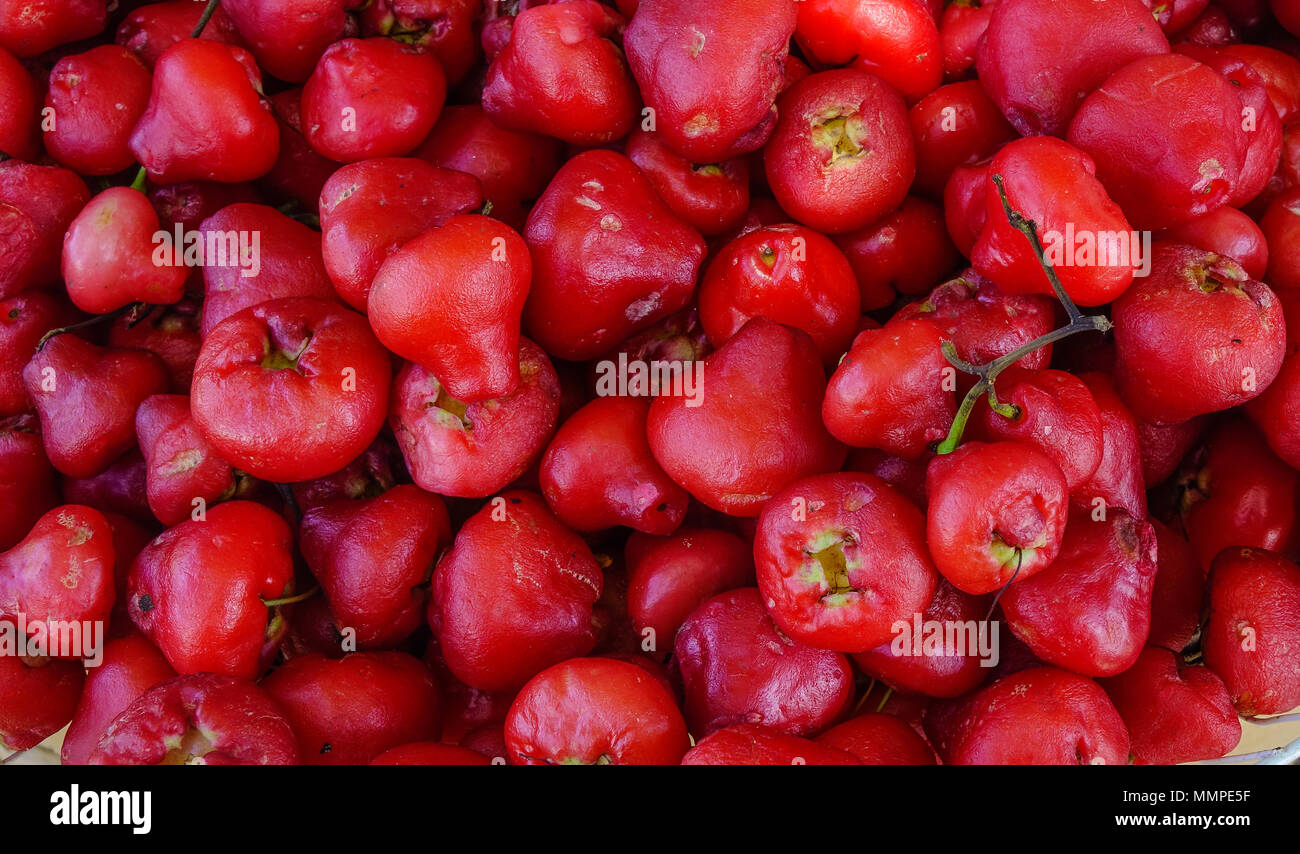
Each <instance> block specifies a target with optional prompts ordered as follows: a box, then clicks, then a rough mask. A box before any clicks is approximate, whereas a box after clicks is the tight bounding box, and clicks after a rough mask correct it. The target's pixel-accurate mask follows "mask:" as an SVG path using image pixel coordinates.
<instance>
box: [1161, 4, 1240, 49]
mask: <svg viewBox="0 0 1300 854" xmlns="http://www.w3.org/2000/svg"><path fill="white" fill-rule="evenodd" d="M1240 38H1241V36H1240V34H1239V33H1238V32H1237V30H1236V28H1235V27H1234V26H1233V25H1232V22H1231V21H1230V20H1229V19H1228V16H1227V15H1226V14H1225V13H1224V11H1223V9H1221V8H1219V6H1217V5H1214V6H1207V7H1206V9H1205V11H1204V12H1202V13H1201V14H1200V15H1199V16H1197V18H1196V20H1194V21H1193V22H1192V23H1191V24H1189V25H1188V26H1187V27H1186V28H1185V29H1184V30H1183V31H1182V32H1180V33H1178V34H1177V41H1176V44H1179V45H1187V44H1195V45H1204V46H1207V47H1223V46H1225V45H1231V44H1232V43H1234V42H1236V41H1237V40H1238V39H1240Z"/></svg>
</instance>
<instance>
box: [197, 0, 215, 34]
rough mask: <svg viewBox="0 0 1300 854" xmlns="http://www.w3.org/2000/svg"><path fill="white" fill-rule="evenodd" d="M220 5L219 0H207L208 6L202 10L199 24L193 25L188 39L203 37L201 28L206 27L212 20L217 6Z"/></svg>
mask: <svg viewBox="0 0 1300 854" xmlns="http://www.w3.org/2000/svg"><path fill="white" fill-rule="evenodd" d="M220 4H221V0H208V5H207V6H206V7H205V8H204V9H203V14H202V16H200V17H199V22H198V24H196V25H195V27H194V31H193V32H192V33H190V38H192V39H196V38H198V37H199V36H201V35H203V28H204V27H206V26H207V25H208V21H210V20H212V15H213V14H214V13H215V12H216V11H217V6H219V5H220Z"/></svg>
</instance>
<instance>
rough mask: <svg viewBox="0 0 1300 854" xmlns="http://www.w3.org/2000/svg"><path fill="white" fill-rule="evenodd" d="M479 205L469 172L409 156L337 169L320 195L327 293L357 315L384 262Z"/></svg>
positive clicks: (480, 198) (479, 194)
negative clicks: (331, 289) (336, 296)
mask: <svg viewBox="0 0 1300 854" xmlns="http://www.w3.org/2000/svg"><path fill="white" fill-rule="evenodd" d="M482 206H483V193H482V191H481V190H480V188H479V182H478V180H477V179H476V178H474V177H473V176H472V175H465V174H463V173H461V172H455V171H452V170H451V169H440V168H438V167H437V166H433V165H430V164H429V163H426V162H425V161H423V160H418V159H416V158H414V157H379V158H376V159H374V160H362V161H360V162H358V163H350V164H348V165H347V166H344V167H342V168H340V169H339V170H338V171H336V172H335V173H334V174H333V175H331V176H330V178H329V180H328V181H326V182H325V186H324V187H323V188H322V189H321V195H320V221H321V244H322V255H323V258H324V261H325V269H326V271H327V272H328V273H329V277H330V280H331V281H332V282H333V283H334V289H335V290H336V291H338V294H339V296H340V297H342V298H343V301H344V302H346V303H347V304H348V305H350V306H351V307H352V308H354V309H356V310H357V311H361V312H364V311H365V310H366V299H367V297H368V296H369V294H370V285H371V282H372V280H373V279H374V277H375V273H376V272H378V270H379V268H380V267H381V266H382V265H383V263H384V260H385V259H386V258H388V257H390V256H391V255H392V254H393V253H394V252H396V251H397V250H398V248H399V247H401V246H402V245H403V244H404V243H406V242H408V241H410V240H412V239H413V238H415V237H417V236H419V235H420V234H422V233H423V232H425V231H428V230H429V229H432V228H437V227H438V226H441V225H444V224H445V223H446V222H447V221H448V220H450V219H451V218H452V217H455V216H458V215H460V214H467V213H469V212H471V211H473V210H476V209H478V208H481V207H482ZM453 266H454V265H453Z"/></svg>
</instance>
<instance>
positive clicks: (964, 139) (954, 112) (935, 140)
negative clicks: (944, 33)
mask: <svg viewBox="0 0 1300 854" xmlns="http://www.w3.org/2000/svg"><path fill="white" fill-rule="evenodd" d="M989 5H990V4H988V3H985V4H984V8H988V7H989ZM952 8H958V7H957V6H956V5H955V4H954V6H953V7H952ZM908 119H909V120H910V121H911V124H912V137H913V139H915V141H916V185H915V186H916V189H917V190H919V191H920V192H922V193H924V194H926V195H927V196H929V197H930V198H932V199H935V200H936V201H937V200H941V199H942V198H943V188H944V185H945V184H946V183H947V182H948V177H949V176H950V175H951V174H952V172H953V170H954V169H956V168H957V167H958V166H968V165H970V164H972V163H976V162H978V161H980V160H983V159H984V158H986V157H992V156H993V155H994V154H995V153H996V152H997V150H998V149H999V148H1001V147H1002V146H1003V145H1004V144H1006V143H1008V142H1010V141H1011V140H1013V139H1015V138H1016V132H1015V129H1014V128H1012V127H1011V125H1010V124H1008V123H1007V120H1006V119H1005V118H1003V117H1002V113H1001V112H1000V111H999V110H998V107H997V104H994V103H993V101H992V100H990V99H989V96H988V95H987V94H986V93H985V91H984V87H982V86H981V85H980V84H979V81H977V80H965V81H962V82H960V83H950V84H949V85H947V86H940V87H939V88H938V89H935V90H934V91H933V92H931V93H930V94H929V95H926V96H925V97H924V98H922V99H921V100H920V101H918V102H917V103H915V104H914V105H912V107H911V109H910V110H908Z"/></svg>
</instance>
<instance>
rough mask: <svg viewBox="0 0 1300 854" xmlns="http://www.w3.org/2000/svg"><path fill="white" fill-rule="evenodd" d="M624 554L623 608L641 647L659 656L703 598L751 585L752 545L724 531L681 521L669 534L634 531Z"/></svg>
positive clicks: (667, 650) (664, 653) (669, 650)
mask: <svg viewBox="0 0 1300 854" xmlns="http://www.w3.org/2000/svg"><path fill="white" fill-rule="evenodd" d="M623 554H624V560H625V561H626V564H627V575H628V579H627V613H628V616H629V617H631V618H632V626H633V629H634V630H635V631H636V633H637V634H638V635H639V636H640V637H641V639H642V644H641V647H642V649H643V650H645V651H646V653H647V654H649V655H652V656H654V657H655V658H657V659H662V658H665V657H667V656H668V655H670V654H671V653H672V651H673V639H674V638H675V637H676V636H677V630H678V629H679V628H681V625H682V623H684V622H685V621H686V618H687V617H689V616H690V615H691V612H692V611H694V610H695V609H696V608H697V607H698V606H699V605H700V604H702V603H703V602H704V601H705V600H706V599H709V598H711V597H713V596H715V595H717V594H719V593H723V592H725V591H727V590H734V589H735V588H737V587H752V586H753V585H754V555H753V550H752V549H751V548H750V546H749V543H747V542H745V541H744V540H742V539H741V538H740V537H738V536H736V535H735V534H731V533H728V532H726V531H718V530H713V529H710V528H686V527H683V528H678V529H677V531H676V532H675V533H674V534H672V535H671V536H667V537H655V536H650V535H648V534H640V533H637V534H633V535H632V536H631V537H629V538H628V540H627V544H626V546H625V547H624V552H623ZM647 647H648V648H647Z"/></svg>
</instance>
